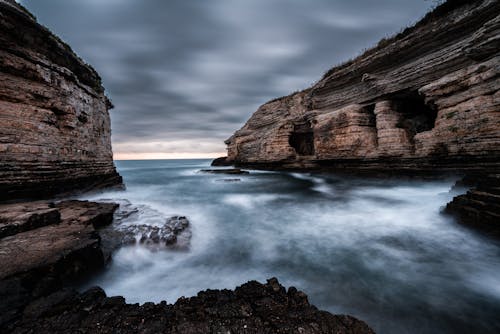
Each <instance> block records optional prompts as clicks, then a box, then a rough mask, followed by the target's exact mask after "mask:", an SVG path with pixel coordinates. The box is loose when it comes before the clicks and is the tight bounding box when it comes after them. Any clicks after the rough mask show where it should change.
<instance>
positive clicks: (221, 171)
mask: <svg viewBox="0 0 500 334" xmlns="http://www.w3.org/2000/svg"><path fill="white" fill-rule="evenodd" d="M200 172H202V173H209V174H250V172H249V171H246V170H241V169H239V168H226V169H202V170H200Z"/></svg>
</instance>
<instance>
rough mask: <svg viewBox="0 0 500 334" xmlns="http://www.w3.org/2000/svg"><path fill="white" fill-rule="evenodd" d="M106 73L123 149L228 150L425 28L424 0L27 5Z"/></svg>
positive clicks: (92, 0)
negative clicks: (287, 99) (245, 133)
mask: <svg viewBox="0 0 500 334" xmlns="http://www.w3.org/2000/svg"><path fill="white" fill-rule="evenodd" d="M22 4H23V5H25V6H26V7H27V8H28V9H30V10H31V11H32V12H33V13H34V14H35V15H36V16H37V17H38V20H39V21H40V22H41V23H42V24H44V25H46V26H48V27H49V28H50V29H51V30H52V31H54V32H55V33H56V34H58V35H59V36H61V37H62V38H63V39H64V40H65V41H66V42H68V43H69V44H70V45H71V46H72V47H73V49H74V50H75V51H76V52H77V53H78V54H79V55H80V56H81V57H82V58H83V59H85V60H86V61H87V62H89V63H90V64H92V65H93V66H94V67H95V68H96V70H97V71H98V72H99V73H100V74H101V76H102V77H103V81H104V85H105V87H106V90H107V92H108V95H109V96H110V97H111V98H112V100H113V103H114V104H115V109H114V111H112V127H113V144H114V148H115V152H119V153H126V152H128V153H140V152H150V153H155V152H167V153H175V152H191V153H194V152H196V153H212V152H223V151H224V144H223V140H224V139H225V138H227V137H229V136H230V135H231V134H232V133H233V132H234V131H235V130H237V129H238V128H240V127H241V126H242V125H243V123H244V122H245V121H246V120H247V119H248V117H250V115H251V114H252V113H253V112H254V111H255V110H256V108H257V107H258V106H259V105H260V104H262V103H264V102H266V101H267V100H269V99H271V98H274V97H277V96H282V95H286V94H288V93H290V92H292V91H295V90H298V89H302V88H305V87H307V86H309V85H311V84H312V83H313V82H314V81H316V80H317V79H319V78H320V77H321V75H322V74H323V73H324V72H325V71H326V70H328V69H329V68H330V67H332V66H333V65H336V64H339V63H341V62H343V61H345V60H347V59H349V58H352V57H353V56H356V55H357V54H359V53H360V52H361V50H362V49H364V48H367V47H369V46H372V45H373V44H375V43H376V41H377V40H378V39H380V38H382V37H384V36H387V35H390V34H393V33H395V32H397V31H399V30H400V29H401V28H402V27H405V26H407V25H409V24H411V23H413V22H415V21H416V20H417V19H418V18H419V17H421V16H422V15H423V14H424V13H425V12H426V11H427V10H428V9H429V8H430V7H431V6H432V5H433V2H430V1H424V0H417V1H415V0H383V1H382V0H381V1H373V0H350V1H345V0H336V1H335V0H310V1H302V0H212V1H206V0H174V1H172V0H169V1H165V0H140V1H139V0H25V1H22Z"/></svg>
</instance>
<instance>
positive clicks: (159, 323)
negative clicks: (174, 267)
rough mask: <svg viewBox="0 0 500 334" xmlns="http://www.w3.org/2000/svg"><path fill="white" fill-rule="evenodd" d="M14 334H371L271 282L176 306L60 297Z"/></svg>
mask: <svg viewBox="0 0 500 334" xmlns="http://www.w3.org/2000/svg"><path fill="white" fill-rule="evenodd" d="M7 332H12V333H25V332H37V333H41V332H44V333H68V332H78V333H255V334H257V333H259V334H260V333H305V334H312V333H318V334H319V333H336V334H343V333H346V334H347V333H349V334H371V333H373V331H372V330H371V329H370V328H369V327H368V326H367V325H366V324H365V323H364V322H362V321H360V320H358V319H356V318H353V317H350V316H345V315H332V314H330V313H328V312H325V311H319V310H318V309H317V308H316V307H314V306H312V305H310V304H309V302H308V300H307V296H306V294H304V293H303V292H301V291H298V290H297V289H295V288H293V287H291V288H289V289H288V291H287V290H286V289H285V287H283V286H282V285H280V284H279V282H278V280H277V279H275V278H272V279H270V280H268V282H267V283H266V284H261V283H259V282H256V281H251V282H248V283H245V284H243V285H241V286H239V287H237V288H236V289H235V290H234V291H231V290H206V291H202V292H199V293H198V295H197V296H196V297H191V298H180V299H179V300H178V301H177V302H176V303H175V304H167V303H165V302H162V303H160V304H154V303H145V304H143V305H139V304H133V305H131V304H126V303H125V302H124V300H123V298H121V297H106V295H105V293H104V291H102V290H101V289H100V288H92V289H90V290H88V291H87V292H84V293H81V294H78V293H75V292H72V291H59V292H57V293H54V294H53V295H50V296H47V297H44V298H41V299H39V300H35V301H33V302H32V303H30V304H29V305H28V307H26V311H25V313H24V315H23V317H22V319H19V320H18V321H17V322H16V323H15V326H11V327H10V328H9V330H8V331H7Z"/></svg>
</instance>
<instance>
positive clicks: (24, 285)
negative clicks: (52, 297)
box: [0, 201, 117, 332]
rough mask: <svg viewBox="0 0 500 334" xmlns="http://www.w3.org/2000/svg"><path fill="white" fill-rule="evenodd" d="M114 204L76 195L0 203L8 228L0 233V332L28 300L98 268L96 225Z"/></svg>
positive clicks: (109, 216)
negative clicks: (83, 199)
mask: <svg viewBox="0 0 500 334" xmlns="http://www.w3.org/2000/svg"><path fill="white" fill-rule="evenodd" d="M116 208H117V205H116V204H112V203H94V202H80V201H65V202H60V203H56V204H54V203H47V202H32V203H21V204H7V205H1V206H0V221H1V222H2V226H3V227H4V230H8V231H9V233H3V235H2V236H0V263H1V270H0V298H1V300H2V302H1V303H0V332H3V330H2V329H3V328H4V327H5V326H7V325H8V324H10V323H12V322H13V321H15V320H16V319H18V318H19V317H20V315H21V312H22V310H23V309H24V307H25V306H26V305H27V304H28V303H30V302H31V301H32V300H34V299H37V298H40V297H43V296H46V295H48V294H50V293H53V292H54V291H57V290H58V289H61V288H62V287H63V286H64V285H66V284H68V283H74V282H75V281H76V280H79V279H82V278H83V277H84V276H85V275H88V274H90V273H92V272H94V271H96V270H98V269H101V268H103V266H104V264H105V262H106V260H107V259H109V254H105V253H104V252H103V251H102V249H101V244H100V238H99V235H98V234H97V232H96V228H97V227H101V226H104V225H108V224H110V223H111V222H112V221H113V212H114V210H115V209H116ZM27 222H29V223H27ZM7 226H14V228H10V229H6V227H7Z"/></svg>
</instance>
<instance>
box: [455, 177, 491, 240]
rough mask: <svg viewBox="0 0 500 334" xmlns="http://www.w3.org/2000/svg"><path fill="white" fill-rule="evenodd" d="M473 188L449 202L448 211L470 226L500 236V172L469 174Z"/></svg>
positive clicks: (469, 181) (469, 180)
mask: <svg viewBox="0 0 500 334" xmlns="http://www.w3.org/2000/svg"><path fill="white" fill-rule="evenodd" d="M468 183H473V188H472V189H471V190H469V191H468V192H467V193H466V194H464V195H460V196H457V197H455V198H454V199H453V201H451V202H450V203H448V205H447V206H446V212H448V213H450V214H453V215H454V216H456V217H457V219H458V220H459V221H460V222H461V223H463V224H466V225H468V226H471V227H474V228H478V229H480V230H483V231H485V232H487V233H489V234H491V235H494V236H496V237H500V174H488V175H476V176H469V177H468Z"/></svg>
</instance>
